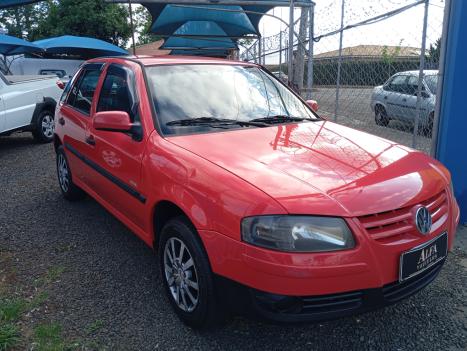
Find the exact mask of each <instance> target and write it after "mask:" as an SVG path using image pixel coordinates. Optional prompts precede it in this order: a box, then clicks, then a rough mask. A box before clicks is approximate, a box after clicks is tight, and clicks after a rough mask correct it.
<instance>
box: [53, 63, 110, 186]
mask: <svg viewBox="0 0 467 351" xmlns="http://www.w3.org/2000/svg"><path fill="white" fill-rule="evenodd" d="M102 67H103V64H101V63H94V64H89V65H85V66H84V67H83V68H82V69H81V71H80V72H79V74H78V76H77V77H76V78H75V80H74V81H73V82H72V83H71V86H70V91H69V93H68V95H67V96H64V97H63V98H62V99H63V103H60V105H59V106H60V107H59V109H58V114H57V117H58V118H57V121H58V128H61V127H64V128H63V130H64V131H65V133H64V135H63V143H64V146H65V150H66V152H67V155H68V161H69V163H70V167H71V170H72V173H73V176H74V177H78V178H79V179H80V181H82V182H83V183H85V184H87V185H89V179H91V178H92V174H91V173H90V172H89V169H88V168H87V167H88V166H86V163H85V159H86V157H87V155H88V154H90V153H92V152H93V150H94V145H92V142H90V139H89V128H90V126H91V107H92V104H93V101H94V95H95V91H96V88H97V83H98V80H99V76H100V74H101V70H102Z"/></svg>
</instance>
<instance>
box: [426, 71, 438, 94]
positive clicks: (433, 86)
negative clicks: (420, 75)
mask: <svg viewBox="0 0 467 351" xmlns="http://www.w3.org/2000/svg"><path fill="white" fill-rule="evenodd" d="M425 83H426V85H427V86H428V89H429V90H430V92H431V93H432V94H434V95H436V90H437V88H438V76H437V75H434V74H433V75H429V76H425Z"/></svg>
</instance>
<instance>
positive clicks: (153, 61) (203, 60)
mask: <svg viewBox="0 0 467 351" xmlns="http://www.w3.org/2000/svg"><path fill="white" fill-rule="evenodd" d="M102 59H104V60H105V59H106V58H102V57H101V58H99V59H94V60H91V61H99V60H102ZM112 59H127V60H131V61H137V62H139V63H141V64H142V65H143V66H155V65H173V64H190V63H191V64H209V63H211V64H225V65H244V66H253V65H254V64H253V63H250V62H243V61H235V60H226V59H221V58H213V57H200V56H181V55H180V56H179V55H158V56H143V55H140V56H118V57H112Z"/></svg>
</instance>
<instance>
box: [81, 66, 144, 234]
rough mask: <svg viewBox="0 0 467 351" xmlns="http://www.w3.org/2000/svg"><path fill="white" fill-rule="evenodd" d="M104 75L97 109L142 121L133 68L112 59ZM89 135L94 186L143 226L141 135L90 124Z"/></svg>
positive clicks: (136, 223) (133, 121)
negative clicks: (122, 114)
mask: <svg viewBox="0 0 467 351" xmlns="http://www.w3.org/2000/svg"><path fill="white" fill-rule="evenodd" d="M104 75H105V78H104V79H103V81H102V83H101V84H102V86H101V87H100V89H99V91H100V94H99V98H98V100H97V102H96V112H101V111H123V112H127V113H128V115H129V116H130V119H131V122H132V123H137V124H141V118H140V108H139V107H140V106H139V98H138V94H137V90H136V78H135V74H134V72H133V71H132V69H131V68H130V67H128V66H126V65H121V64H115V63H113V64H111V65H109V66H108V67H107V70H106V72H105V73H104ZM143 128H144V126H143ZM143 134H144V133H143ZM90 137H91V138H92V139H93V140H94V143H95V145H94V150H93V153H92V154H90V155H89V156H90V160H91V162H92V163H93V164H94V165H95V168H96V169H97V171H98V173H99V175H98V176H97V177H94V178H93V179H92V188H93V190H94V191H95V192H96V193H97V194H98V195H99V196H100V197H101V198H103V199H104V200H105V201H106V202H108V203H109V204H110V205H111V206H112V207H113V208H114V209H116V210H117V211H119V212H120V213H121V214H123V215H124V216H126V217H127V218H128V219H129V220H130V221H132V222H133V223H134V224H135V225H137V226H138V227H140V228H141V229H143V228H144V213H145V211H144V204H145V201H146V199H145V194H143V191H142V189H141V163H142V159H143V154H144V150H145V145H146V143H145V139H144V137H142V138H141V140H138V138H136V137H134V136H132V135H131V134H128V133H123V132H116V131H102V130H96V129H94V128H93V127H91V130H90Z"/></svg>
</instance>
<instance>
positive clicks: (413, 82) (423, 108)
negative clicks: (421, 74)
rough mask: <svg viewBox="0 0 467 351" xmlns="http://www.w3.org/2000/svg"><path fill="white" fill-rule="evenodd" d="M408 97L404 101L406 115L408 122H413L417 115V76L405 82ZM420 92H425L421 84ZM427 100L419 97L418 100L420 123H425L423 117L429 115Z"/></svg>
mask: <svg viewBox="0 0 467 351" xmlns="http://www.w3.org/2000/svg"><path fill="white" fill-rule="evenodd" d="M407 85H408V94H409V95H408V96H407V101H406V108H407V115H408V117H409V119H410V121H415V116H416V115H417V93H418V76H415V75H414V76H410V77H409V79H408V82H407ZM422 92H425V93H426V92H427V89H426V88H425V85H424V84H423V82H422ZM428 105H429V99H427V98H426V97H423V95H422V96H421V99H420V122H423V121H425V117H426V116H427V114H428V113H429V109H428Z"/></svg>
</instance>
